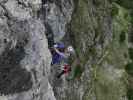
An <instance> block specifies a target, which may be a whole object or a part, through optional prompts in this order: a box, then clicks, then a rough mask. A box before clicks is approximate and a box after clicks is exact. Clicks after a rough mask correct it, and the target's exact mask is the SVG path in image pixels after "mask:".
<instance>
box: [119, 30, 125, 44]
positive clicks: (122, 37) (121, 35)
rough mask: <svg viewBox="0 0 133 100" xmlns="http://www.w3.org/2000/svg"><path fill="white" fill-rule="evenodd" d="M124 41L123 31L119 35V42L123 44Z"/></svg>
mask: <svg viewBox="0 0 133 100" xmlns="http://www.w3.org/2000/svg"><path fill="white" fill-rule="evenodd" d="M125 39H126V33H125V32H124V31H122V32H121V34H120V39H119V42H120V43H123V42H124V41H125Z"/></svg>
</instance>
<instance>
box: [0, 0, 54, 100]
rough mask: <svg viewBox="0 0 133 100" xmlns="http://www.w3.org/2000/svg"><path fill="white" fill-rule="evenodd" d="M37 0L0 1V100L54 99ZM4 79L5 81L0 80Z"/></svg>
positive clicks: (45, 42)
mask: <svg viewBox="0 0 133 100" xmlns="http://www.w3.org/2000/svg"><path fill="white" fill-rule="evenodd" d="M40 4H41V1H39V0H34V1H32V0H6V1H1V2H0V73H1V82H0V85H1V87H0V93H1V95H2V96H1V97H0V100H56V99H55V97H54V93H53V89H52V87H51V85H50V83H49V80H48V76H49V73H50V69H51V67H50V63H51V54H50V52H49V50H48V44H47V39H46V37H45V27H44V25H43V23H42V22H41V20H39V19H36V18H35V17H34V16H35V13H36V11H37V10H38V9H40ZM2 82H5V83H2Z"/></svg>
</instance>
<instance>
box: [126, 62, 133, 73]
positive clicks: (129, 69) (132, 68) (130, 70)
mask: <svg viewBox="0 0 133 100" xmlns="http://www.w3.org/2000/svg"><path fill="white" fill-rule="evenodd" d="M125 69H126V71H127V73H128V74H130V75H133V62H132V63H128V64H127V65H126V67H125Z"/></svg>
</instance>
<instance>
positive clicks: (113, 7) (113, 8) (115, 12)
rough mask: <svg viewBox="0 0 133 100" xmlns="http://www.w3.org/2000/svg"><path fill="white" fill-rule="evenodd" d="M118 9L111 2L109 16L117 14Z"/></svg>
mask: <svg viewBox="0 0 133 100" xmlns="http://www.w3.org/2000/svg"><path fill="white" fill-rule="evenodd" d="M118 12H119V9H118V7H117V6H116V5H115V4H112V8H111V16H112V17H114V16H116V15H117V14H118Z"/></svg>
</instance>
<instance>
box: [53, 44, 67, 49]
mask: <svg viewBox="0 0 133 100" xmlns="http://www.w3.org/2000/svg"><path fill="white" fill-rule="evenodd" d="M54 47H55V48H60V49H63V48H65V45H64V43H56V44H55V45H54Z"/></svg>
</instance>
